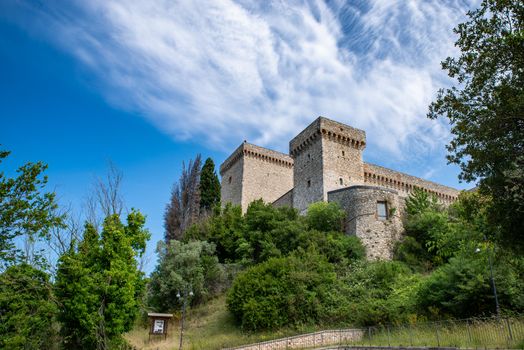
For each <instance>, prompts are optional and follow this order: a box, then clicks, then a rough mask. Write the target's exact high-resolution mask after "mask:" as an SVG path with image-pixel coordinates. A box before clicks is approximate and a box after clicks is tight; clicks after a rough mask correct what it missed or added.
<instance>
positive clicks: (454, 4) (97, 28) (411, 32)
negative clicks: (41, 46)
mask: <svg viewBox="0 0 524 350" xmlns="http://www.w3.org/2000/svg"><path fill="white" fill-rule="evenodd" d="M22 4H23V5H22V6H25V9H23V11H26V12H27V13H30V16H31V17H32V20H31V22H32V24H31V25H29V24H27V25H28V26H32V27H34V28H38V30H42V32H44V33H47V36H48V38H50V39H51V40H52V41H53V42H55V43H56V44H58V45H59V46H60V47H61V48H63V49H64V50H65V51H67V52H69V53H71V54H72V55H74V56H75V57H77V58H78V59H79V60H80V61H81V62H83V64H85V65H86V66H87V67H89V69H90V70H92V72H93V73H94V74H95V76H96V77H97V78H98V80H99V82H100V87H101V90H102V93H103V94H104V96H105V97H106V98H107V99H108V100H109V101H110V102H111V103H113V104H115V105H116V106H118V107H120V108H124V109H128V110H132V111H136V112H139V113H140V114H142V115H144V116H145V117H147V118H148V119H149V120H150V121H151V122H152V123H154V124H155V125H156V126H157V127H158V128H159V129H161V130H163V131H164V132H166V133H168V134H170V135H172V136H173V137H174V138H177V139H196V138H201V140H203V141H202V142H203V143H206V144H208V145H214V147H217V146H218V147H223V148H226V147H227V148H230V147H234V146H236V144H238V143H239V142H240V141H241V140H243V139H249V140H251V141H253V142H255V143H259V144H262V145H266V146H273V147H277V148H279V149H280V150H283V151H285V150H286V145H287V141H288V140H289V139H290V138H291V137H292V136H293V135H294V134H295V133H296V132H297V131H299V130H300V129H301V128H303V127H304V126H305V125H307V124H308V123H309V122H311V120H312V119H313V118H315V117H316V116H318V115H324V116H326V117H330V118H333V119H336V120H340V121H343V122H346V123H348V124H350V125H353V126H356V127H359V128H363V129H365V130H366V131H367V133H368V139H369V140H370V142H369V143H372V144H374V145H376V146H375V147H376V148H375V151H380V152H385V154H387V155H389V156H393V157H397V158H401V157H402V154H404V153H405V151H406V150H409V152H410V153H413V152H415V153H416V152H421V153H424V154H426V153H427V152H430V151H431V150H432V149H435V147H440V146H442V144H443V142H444V141H445V139H446V138H447V137H448V131H447V128H446V126H445V125H444V124H442V122H440V121H438V122H435V121H430V120H427V119H426V118H425V114H426V111H427V106H428V103H429V102H430V101H431V99H432V97H433V96H434V94H435V92H436V90H437V88H438V87H440V86H442V85H443V84H445V83H446V80H445V76H444V74H443V73H442V72H441V71H440V64H439V61H440V60H441V59H442V58H444V57H445V56H446V55H448V54H450V53H453V41H454V37H453V35H452V28H453V27H454V26H455V25H456V24H457V23H458V22H460V21H461V20H462V19H463V15H464V13H465V12H466V10H467V9H468V8H469V7H471V6H472V4H471V3H469V2H464V1H459V0H456V1H452V0H449V1H441V0H426V1H418V0H406V1H389V0H370V1H348V2H343V1H332V2H330V3H329V5H328V4H326V3H324V2H322V1H314V0H311V1H267V2H266V1H247V0H239V1H232V0H209V1H206V0H201V1H190V0H181V1H171V0H148V1H138V0H90V1H77V2H73V3H72V4H70V5H67V7H64V5H63V2H62V3H59V2H48V3H46V4H45V5H40V6H34V5H30V4H25V3H22ZM17 6H20V5H17ZM34 18H37V19H38V21H37V22H35V21H34V20H33V19H34ZM26 23H27V22H26ZM35 23H36V24H35Z"/></svg>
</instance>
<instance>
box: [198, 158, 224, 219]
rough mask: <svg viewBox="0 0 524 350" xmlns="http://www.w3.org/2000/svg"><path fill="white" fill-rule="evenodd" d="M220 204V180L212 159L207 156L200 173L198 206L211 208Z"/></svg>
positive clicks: (205, 208)
mask: <svg viewBox="0 0 524 350" xmlns="http://www.w3.org/2000/svg"><path fill="white" fill-rule="evenodd" d="M219 204H220V181H219V180H218V176H217V174H216V172H215V163H214V162H213V159H211V158H207V159H206V161H205V162H204V166H203V167H202V172H201V173H200V208H202V209H204V210H208V211H209V210H211V209H213V207H214V206H216V205H219Z"/></svg>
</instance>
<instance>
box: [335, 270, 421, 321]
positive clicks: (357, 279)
mask: <svg viewBox="0 0 524 350" xmlns="http://www.w3.org/2000/svg"><path fill="white" fill-rule="evenodd" d="M341 280H342V281H343V283H344V284H345V288H346V289H345V290H344V292H345V297H346V299H347V305H346V308H347V310H346V311H345V313H346V314H347V317H348V318H347V320H348V321H351V323H353V324H357V325H360V326H368V325H376V324H384V323H402V322H407V321H408V320H409V319H412V318H413V317H415V314H416V305H415V296H416V293H417V290H418V286H419V284H420V281H421V277H420V276H419V275H416V274H412V273H411V271H410V270H409V268H408V267H407V266H406V265H404V264H402V263H400V262H395V261H376V262H360V263H356V264H352V265H351V266H349V268H348V269H347V270H346V273H345V275H344V276H341Z"/></svg>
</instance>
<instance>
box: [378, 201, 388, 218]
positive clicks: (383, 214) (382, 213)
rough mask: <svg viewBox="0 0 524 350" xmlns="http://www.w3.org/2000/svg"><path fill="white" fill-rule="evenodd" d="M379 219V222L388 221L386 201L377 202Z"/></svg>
mask: <svg viewBox="0 0 524 350" xmlns="http://www.w3.org/2000/svg"><path fill="white" fill-rule="evenodd" d="M377 218H378V219H379V220H387V219H388V203H387V202H385V201H378V202H377Z"/></svg>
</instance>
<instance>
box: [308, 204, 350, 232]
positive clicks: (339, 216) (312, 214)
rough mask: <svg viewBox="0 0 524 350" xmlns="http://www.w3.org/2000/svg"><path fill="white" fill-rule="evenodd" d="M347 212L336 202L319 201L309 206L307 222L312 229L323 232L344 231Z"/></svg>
mask: <svg viewBox="0 0 524 350" xmlns="http://www.w3.org/2000/svg"><path fill="white" fill-rule="evenodd" d="M345 217H346V213H345V212H344V210H342V209H341V208H340V206H339V205H338V203H335V202H329V203H328V202H317V203H313V204H311V205H310V206H309V207H308V208H307V214H306V223H307V225H308V227H309V228H310V229H313V230H318V231H322V232H329V231H342V224H343V221H344V218H345Z"/></svg>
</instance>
